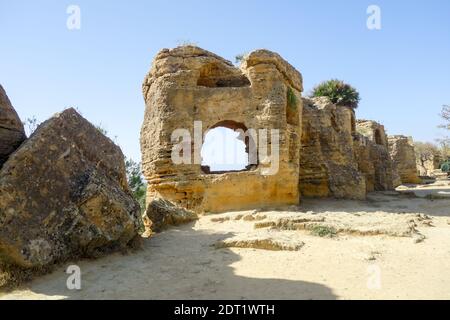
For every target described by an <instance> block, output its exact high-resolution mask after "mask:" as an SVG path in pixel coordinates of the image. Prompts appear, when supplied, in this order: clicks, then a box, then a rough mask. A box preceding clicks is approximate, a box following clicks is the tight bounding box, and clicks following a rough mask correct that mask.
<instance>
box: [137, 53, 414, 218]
mask: <svg viewBox="0 0 450 320" xmlns="http://www.w3.org/2000/svg"><path fill="white" fill-rule="evenodd" d="M302 91H303V88H302V76H301V74H300V73H299V72H298V71H297V70H295V69H294V68H293V67H292V66H291V65H290V64H289V63H288V62H286V61H285V60H283V59H282V58H281V57H280V56H279V55H278V54H276V53H273V52H270V51H267V50H257V51H254V52H252V53H250V54H248V55H247V56H246V57H244V59H243V61H242V64H241V66H240V68H239V69H238V68H236V67H235V66H234V65H233V64H231V63H230V62H229V61H226V60H224V59H223V58H221V57H218V56H217V55H215V54H213V53H211V52H208V51H205V50H203V49H200V48H197V47H193V46H185V47H178V48H175V49H172V50H168V49H164V50H162V51H160V52H159V53H158V55H157V56H156V58H155V60H154V61H153V65H152V68H151V70H150V72H149V74H148V75H147V76H146V78H145V80H144V84H143V94H144V99H145V102H146V112H145V119H144V123H143V126H142V130H141V149H142V154H143V158H142V159H143V160H142V163H143V173H144V176H145V178H146V179H147V181H148V194H147V202H148V203H151V201H153V200H155V199H164V200H167V201H169V202H171V203H172V204H173V205H174V206H176V207H181V208H184V209H188V210H192V211H194V212H221V211H227V210H242V209H248V208H259V207H268V206H280V205H296V204H298V203H299V201H300V197H301V196H303V197H335V198H349V199H364V198H365V196H366V193H367V192H371V191H374V190H393V189H394V188H395V187H396V186H398V185H399V184H400V183H401V180H400V176H399V175H398V173H397V165H403V164H401V163H399V161H400V162H401V161H402V160H401V159H400V158H399V159H398V161H393V160H392V158H391V155H390V153H389V145H388V139H387V136H386V133H385V130H384V127H383V126H382V125H380V124H378V123H376V122H374V121H368V120H358V121H356V119H355V114H354V110H353V109H351V108H347V107H337V106H335V105H334V104H332V103H331V102H330V101H329V100H328V99H327V98H324V97H322V98H314V99H306V98H301V93H302ZM195 121H201V123H202V127H201V128H200V130H199V131H197V132H196V130H195V128H194V127H195V126H194V122H195ZM218 126H224V127H227V128H230V129H233V130H239V129H241V130H244V131H245V130H246V129H250V128H252V129H256V130H258V129H269V130H270V129H279V130H280V145H279V147H280V164H279V170H278V172H277V173H276V174H275V175H266V174H265V172H266V171H267V166H268V162H267V159H262V158H260V155H259V154H258V159H257V161H256V162H255V163H253V165H251V166H248V167H247V170H243V171H239V172H211V170H210V168H209V167H202V166H201V164H200V162H201V161H198V159H200V148H201V143H202V140H201V139H202V138H203V136H204V135H205V133H206V132H207V131H208V130H209V129H212V128H215V127H218ZM179 128H183V129H187V132H186V133H187V135H189V136H191V137H192V136H195V135H197V137H200V144H197V143H196V141H194V142H191V141H189V142H184V140H183V143H184V145H183V144H182V145H183V148H181V149H182V150H183V152H182V153H183V156H187V159H189V160H191V161H190V162H189V161H185V162H182V163H181V164H175V163H174V162H173V161H172V159H171V157H172V155H173V150H174V148H175V150H178V149H177V148H179V146H178V145H179V141H178V140H175V141H174V140H173V139H172V138H173V137H172V133H173V132H174V130H175V129H179ZM241 139H242V140H245V142H246V145H247V150H248V147H249V146H248V145H249V143H248V142H249V141H251V139H252V137H251V136H245V137H242V136H241ZM402 150H403V149H402ZM402 152H403V151H402ZM185 153H186V154H185ZM395 154H396V155H397V153H395ZM398 154H400V153H398ZM196 159H197V161H195V160H196ZM406 166H408V167H409V162H408V164H406ZM400 169H401V170H402V174H403V173H405V169H404V167H403V166H401V168H400ZM403 177H404V178H406V175H403ZM149 210H153V209H151V208H149ZM147 216H152V212H148V214H147Z"/></svg>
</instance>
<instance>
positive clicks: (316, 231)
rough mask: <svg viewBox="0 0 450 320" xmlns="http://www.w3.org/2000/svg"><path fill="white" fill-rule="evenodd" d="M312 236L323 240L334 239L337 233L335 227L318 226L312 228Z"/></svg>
mask: <svg viewBox="0 0 450 320" xmlns="http://www.w3.org/2000/svg"><path fill="white" fill-rule="evenodd" d="M311 234H312V235H314V236H318V237H322V238H324V237H328V238H332V237H334V236H336V235H337V232H336V229H334V228H333V227H328V226H321V225H316V226H313V227H312V228H311Z"/></svg>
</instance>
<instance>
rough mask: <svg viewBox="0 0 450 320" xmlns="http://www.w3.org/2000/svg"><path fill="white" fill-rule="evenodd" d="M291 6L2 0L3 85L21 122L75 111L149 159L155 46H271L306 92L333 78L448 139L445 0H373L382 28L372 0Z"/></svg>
mask: <svg viewBox="0 0 450 320" xmlns="http://www.w3.org/2000/svg"><path fill="white" fill-rule="evenodd" d="M72 4H75V5H77V6H78V7H79V8H80V12H81V24H80V29H79V30H70V29H68V27H67V19H68V17H69V16H70V13H67V11H68V7H69V6H70V5H72ZM283 4H284V5H280V4H279V3H277V4H275V3H265V4H264V6H262V5H261V4H260V3H258V2H256V1H248V2H246V3H240V2H238V1H235V2H234V3H233V2H229V3H227V4H222V3H210V2H207V1H195V4H192V2H191V3H183V2H170V3H165V2H160V1H157V2H153V3H148V2H144V1H136V2H134V3H133V4H129V3H126V2H116V3H107V4H106V3H105V2H103V3H101V2H96V3H92V2H88V1H85V0H83V1H76V3H69V2H67V1H62V2H60V3H54V2H51V1H42V2H39V3H29V2H26V1H16V2H13V3H10V2H8V3H7V2H6V1H3V0H0V35H1V37H2V39H3V42H4V43H5V44H6V43H7V44H8V45H7V46H4V48H2V51H1V52H0V75H1V78H0V84H2V86H3V87H4V89H5V91H6V93H7V94H8V96H9V98H10V100H11V102H12V104H13V106H14V107H15V108H16V111H17V112H18V114H19V116H20V117H21V119H22V121H24V120H26V119H27V118H31V117H33V116H35V117H36V118H37V120H38V121H39V122H43V121H45V120H47V119H48V118H49V117H51V116H52V115H53V114H54V113H57V112H61V111H62V110H64V109H66V108H69V107H76V108H77V109H78V110H80V111H81V113H82V115H83V116H84V117H85V118H86V119H88V120H89V121H90V122H92V123H93V124H94V125H101V126H102V127H104V129H105V130H107V131H108V133H109V136H110V137H117V139H116V142H117V143H118V144H119V145H120V146H121V148H122V149H123V152H124V154H125V155H126V156H127V157H129V158H132V159H134V160H136V161H141V157H140V146H139V132H140V127H141V124H142V121H143V117H144V109H145V103H144V100H143V97H142V93H141V84H142V81H143V79H144V77H145V74H146V73H147V72H148V70H149V69H150V67H151V61H152V59H153V58H154V57H155V55H156V53H157V52H158V51H159V50H161V49H162V48H173V47H176V46H177V45H179V44H180V43H183V42H194V43H195V44H196V45H197V46H199V47H201V48H203V49H206V50H208V51H211V52H213V53H215V54H217V55H219V56H222V57H224V58H225V59H227V60H230V61H232V62H234V58H235V56H236V55H238V54H242V53H245V52H250V51H252V50H254V49H258V48H266V49H268V50H271V51H274V52H277V53H279V54H280V55H281V56H282V57H283V58H284V59H286V60H287V61H288V62H289V63H291V64H292V65H293V66H294V67H295V68H296V69H297V70H299V71H300V72H301V73H302V75H303V79H304V87H305V90H304V92H303V96H307V95H308V94H309V93H310V92H311V90H312V88H313V87H314V86H315V85H317V84H318V83H320V82H322V81H325V80H329V79H333V78H337V79H340V80H343V81H345V82H347V83H349V84H351V85H352V86H354V87H355V88H356V89H357V90H358V91H359V92H360V95H361V97H362V100H361V103H360V106H359V108H358V109H356V117H357V119H368V120H374V121H377V122H379V123H381V124H383V125H384V126H385V128H386V131H387V133H388V134H389V135H405V136H411V137H413V139H414V141H421V142H432V143H435V140H436V139H438V138H440V137H443V136H445V131H444V130H442V129H439V128H438V125H439V124H441V119H440V117H439V111H440V109H441V107H442V105H444V104H450V90H449V89H450V77H449V74H450V61H449V60H450V59H448V57H449V56H450V41H448V39H450V21H449V19H447V17H446V15H447V14H448V12H450V3H449V2H448V1H445V0H439V1H438V0H436V1H431V2H426V1H416V2H414V3H410V2H407V1H398V2H396V3H390V2H388V1H386V0H383V1H376V3H375V4H376V5H378V6H379V7H380V9H381V22H382V23H381V29H380V30H369V29H368V28H367V26H366V20H367V17H368V14H367V12H366V10H367V8H368V6H369V5H371V4H373V3H372V2H369V1H356V0H352V1H348V2H346V3H345V4H337V3H333V2H330V1H326V0H322V1H315V2H314V3H312V2H307V1H295V2H294V1H284V2H283ZM286 8H288V10H286ZM174 17H177V18H176V19H177V20H176V23H175V21H174V20H173V18H174Z"/></svg>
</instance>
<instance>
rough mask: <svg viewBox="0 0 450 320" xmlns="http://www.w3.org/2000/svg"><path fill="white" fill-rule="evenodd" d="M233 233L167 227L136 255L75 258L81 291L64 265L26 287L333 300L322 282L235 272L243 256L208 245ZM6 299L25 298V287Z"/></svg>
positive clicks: (40, 291) (133, 295)
mask: <svg viewBox="0 0 450 320" xmlns="http://www.w3.org/2000/svg"><path fill="white" fill-rule="evenodd" d="M231 236H233V234H232V233H228V234H218V233H207V232H203V231H198V230H194V229H193V225H186V226H183V227H179V228H174V229H170V230H168V231H166V232H163V233H161V234H158V235H156V236H155V237H153V238H151V239H146V240H145V241H144V247H143V249H142V250H140V251H138V252H136V253H133V254H129V255H125V256H124V255H120V254H116V255H113V256H109V257H106V258H102V259H99V260H96V261H82V262H79V263H78V265H79V266H80V268H81V270H82V290H80V291H70V290H68V289H67V288H66V280H67V275H66V274H65V273H64V269H63V268H61V269H58V270H57V271H55V272H54V273H52V274H50V275H47V276H44V277H42V278H39V279H37V280H35V281H33V282H32V283H30V284H28V289H29V290H31V291H32V292H33V293H34V294H36V295H37V296H31V298H44V296H45V297H47V298H50V299H52V298H53V299H54V298H62V299H336V296H335V295H334V294H333V292H332V291H331V290H330V289H329V288H328V287H326V286H323V285H320V284H316V283H309V282H304V281H292V280H284V279H277V270H271V271H270V272H271V274H268V275H265V278H264V279H261V278H248V277H245V276H241V275H237V274H236V273H235V272H234V269H233V264H234V263H236V262H238V261H239V260H240V259H241V257H240V256H239V255H238V254H237V253H235V252H233V251H232V250H230V249H220V250H217V249H215V248H214V247H213V246H212V245H214V244H215V242H216V241H218V240H223V239H226V238H228V237H231ZM250 250H251V249H250ZM297 254H298V253H297ZM255 265H258V263H256V264H255ZM299 268H301V266H299ZM266 276H267V278H266ZM21 289H22V290H24V289H27V288H21ZM21 295H22V296H21ZM4 298H24V296H23V291H16V292H13V293H12V294H10V295H8V296H6V297H4ZM28 298H30V297H28Z"/></svg>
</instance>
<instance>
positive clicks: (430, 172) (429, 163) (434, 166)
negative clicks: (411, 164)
mask: <svg viewBox="0 0 450 320" xmlns="http://www.w3.org/2000/svg"><path fill="white" fill-rule="evenodd" d="M441 162H442V157H441V155H440V154H438V153H436V154H432V153H429V154H426V155H422V156H421V157H418V156H417V155H416V167H417V172H418V174H419V175H420V176H428V177H433V176H434V174H435V171H436V170H438V169H440V164H441Z"/></svg>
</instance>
